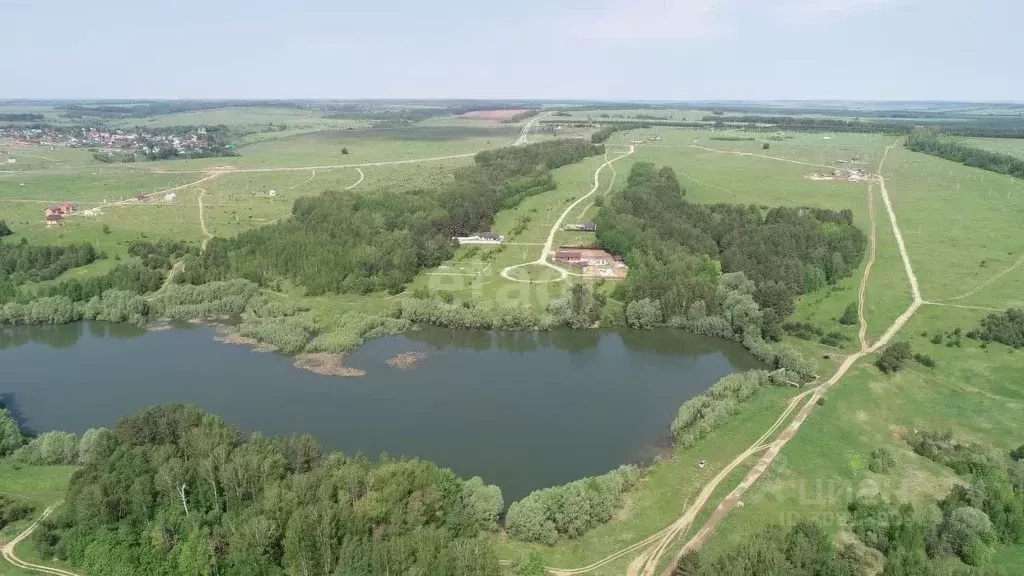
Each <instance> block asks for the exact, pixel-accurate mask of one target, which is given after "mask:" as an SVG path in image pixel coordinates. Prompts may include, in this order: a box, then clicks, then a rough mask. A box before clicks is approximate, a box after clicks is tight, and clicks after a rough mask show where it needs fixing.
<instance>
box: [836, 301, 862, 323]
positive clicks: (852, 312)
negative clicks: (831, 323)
mask: <svg viewBox="0 0 1024 576" xmlns="http://www.w3.org/2000/svg"><path fill="white" fill-rule="evenodd" d="M859 322H860V316H859V315H858V313H857V303H856V302H851V303H850V305H849V306H847V307H846V309H845V310H843V315H842V316H840V317H839V323H840V324H842V325H843V326H853V325H855V324H857V323H859Z"/></svg>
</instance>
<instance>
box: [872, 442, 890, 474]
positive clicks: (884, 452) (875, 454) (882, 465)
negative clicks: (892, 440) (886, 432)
mask: <svg viewBox="0 0 1024 576" xmlns="http://www.w3.org/2000/svg"><path fill="white" fill-rule="evenodd" d="M895 465H896V456H895V455H894V454H893V452H892V450H890V449H888V448H875V449H874V450H872V451H871V460H870V461H869V462H868V470H871V471H872V472H874V473H875V474H888V473H889V471H890V470H892V468H893V466H895Z"/></svg>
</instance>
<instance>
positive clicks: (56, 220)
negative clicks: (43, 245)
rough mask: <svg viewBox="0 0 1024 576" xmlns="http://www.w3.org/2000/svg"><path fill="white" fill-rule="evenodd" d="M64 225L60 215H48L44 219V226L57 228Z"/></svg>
mask: <svg viewBox="0 0 1024 576" xmlns="http://www.w3.org/2000/svg"><path fill="white" fill-rule="evenodd" d="M63 223H64V217H63V216H61V215H60V214H50V215H48V216H47V217H46V226H47V227H49V226H59V225H61V224H63Z"/></svg>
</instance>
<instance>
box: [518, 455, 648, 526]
mask: <svg viewBox="0 0 1024 576" xmlns="http://www.w3.org/2000/svg"><path fill="white" fill-rule="evenodd" d="M639 479H640V470H639V469H638V468H637V467H636V466H620V467H619V468H617V469H615V470H612V471H611V472H608V473H607V474H603V475H601V476H595V477H592V478H583V479H580V480H575V481H573V482H570V483H568V484H565V485H563V486H556V487H553V488H544V489H541V490H536V491H534V492H531V493H530V494H529V495H527V496H526V497H525V498H523V499H522V500H519V501H518V502H514V503H513V504H512V505H511V506H509V509H508V515H507V516H506V517H505V527H506V528H507V529H508V533H509V534H510V535H511V536H512V537H514V538H518V539H520V540H525V541H528V542H540V543H542V544H548V545H551V544H554V543H555V541H556V540H557V539H558V536H559V535H563V536H566V537H568V538H577V537H579V536H581V535H583V534H584V533H585V532H586V531H588V530H590V529H592V528H594V527H596V526H598V525H600V524H603V523H605V522H608V521H609V520H611V519H612V516H613V515H614V514H615V510H616V509H618V507H619V506H620V504H621V501H622V494H623V493H624V492H626V491H627V490H629V489H630V488H632V487H633V486H634V485H635V484H636V482H637V481H638V480H639Z"/></svg>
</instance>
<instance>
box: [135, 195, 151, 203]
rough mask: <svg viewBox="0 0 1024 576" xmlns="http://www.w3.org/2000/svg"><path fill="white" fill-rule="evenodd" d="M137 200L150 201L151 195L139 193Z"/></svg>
mask: <svg viewBox="0 0 1024 576" xmlns="http://www.w3.org/2000/svg"><path fill="white" fill-rule="evenodd" d="M135 201H136V202H149V196H144V195H142V194H139V195H138V196H136V197H135Z"/></svg>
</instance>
